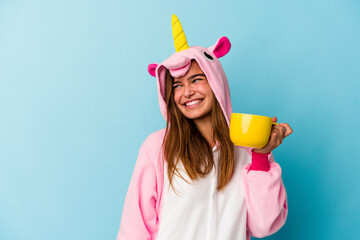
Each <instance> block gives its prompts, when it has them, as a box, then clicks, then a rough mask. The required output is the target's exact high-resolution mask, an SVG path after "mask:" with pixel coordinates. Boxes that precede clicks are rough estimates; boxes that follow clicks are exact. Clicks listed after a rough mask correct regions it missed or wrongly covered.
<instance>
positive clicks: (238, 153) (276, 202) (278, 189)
mask: <svg viewBox="0 0 360 240" xmlns="http://www.w3.org/2000/svg"><path fill="white" fill-rule="evenodd" d="M172 26H173V37H174V43H175V49H176V52H175V53H174V54H173V55H171V56H170V57H169V58H168V59H166V60H165V61H163V62H162V63H160V64H156V63H155V64H150V65H149V66H148V72H149V73H150V75H152V76H154V77H156V80H157V90H158V99H159V105H160V111H161V113H162V115H163V117H164V118H165V120H166V119H167V113H166V104H165V100H164V99H165V74H166V70H167V69H168V70H169V71H170V74H171V75H172V76H173V77H181V76H184V75H185V74H186V73H187V71H188V70H189V68H190V65H191V60H192V59H195V60H196V61H197V63H198V64H199V66H200V68H201V69H202V71H203V72H204V73H205V75H206V78H207V80H208V83H209V85H210V87H211V88H212V90H213V92H214V95H215V97H216V99H217V101H218V102H219V104H220V106H221V109H222V111H223V114H224V116H225V118H226V121H227V124H228V125H229V123H230V116H231V113H232V107H231V101H230V90H229V85H228V80H227V78H226V75H225V73H224V70H223V68H222V66H221V64H220V62H219V60H218V59H219V58H220V57H223V56H224V55H226V54H227V53H228V52H229V50H230V47H231V44H230V41H229V40H228V38H227V37H221V38H219V39H218V40H217V42H216V43H215V44H214V45H213V46H211V47H208V48H204V47H200V46H192V47H189V46H188V44H187V41H186V38H185V34H184V32H183V30H182V27H181V24H180V21H179V20H178V18H177V17H176V16H175V15H173V16H172ZM164 134H165V129H161V130H159V131H156V132H154V133H152V134H150V135H149V136H148V137H147V139H146V140H145V141H144V143H143V144H142V146H141V148H140V150H139V155H138V158H137V162H136V165H135V169H134V172H133V175H132V178H131V181H130V185H129V188H128V192H127V195H126V198H125V203H124V208H123V212H122V218H121V223H120V229H119V232H118V236H117V240H155V239H157V240H180V239H181V240H202V239H204V240H205V239H206V240H216V239H219V240H249V239H250V236H254V237H258V238H261V237H265V236H269V235H271V234H273V233H275V232H276V231H278V230H279V229H280V228H281V227H282V226H283V225H284V223H285V221H286V217H287V213H288V206H287V194H286V190H285V186H284V184H283V181H282V178H281V168H280V166H279V164H278V163H276V162H275V160H274V157H273V154H272V152H271V153H269V154H260V153H255V152H253V150H252V149H251V148H248V147H240V146H235V159H234V165H235V166H234V173H233V176H232V178H231V180H230V182H229V183H228V185H227V186H226V187H225V188H224V191H220V192H217V191H216V186H217V174H218V171H217V170H218V167H217V164H218V159H219V151H221V148H220V147H219V146H215V147H214V148H213V149H212V151H213V157H214V162H215V164H216V167H214V168H213V170H212V172H211V173H210V174H209V175H208V176H206V177H205V178H201V179H200V180H196V181H194V182H191V180H190V179H189V178H186V177H187V175H186V172H185V170H184V169H183V165H182V163H181V161H179V164H180V165H179V166H177V167H178V169H179V171H180V172H181V175H182V176H183V177H184V178H185V179H186V180H187V181H189V182H191V184H189V183H187V182H185V181H184V180H182V179H181V178H179V177H178V176H176V175H174V179H173V184H174V187H175V189H176V190H178V191H177V193H175V192H174V191H173V189H172V188H171V187H170V186H169V179H168V176H167V163H166V160H164V159H163V152H162V150H163V149H162V142H163V138H164ZM182 170H183V171H182ZM183 173H185V174H183ZM179 193H180V194H179Z"/></svg>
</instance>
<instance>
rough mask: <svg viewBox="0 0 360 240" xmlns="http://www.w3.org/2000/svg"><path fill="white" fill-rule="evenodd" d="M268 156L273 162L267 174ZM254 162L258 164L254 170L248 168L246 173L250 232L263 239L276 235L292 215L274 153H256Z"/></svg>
mask: <svg viewBox="0 0 360 240" xmlns="http://www.w3.org/2000/svg"><path fill="white" fill-rule="evenodd" d="M253 154H254V152H253ZM264 156H266V158H269V160H268V159H267V161H266V162H267V164H268V166H269V169H268V170H267V171H266V166H267V164H266V163H265V161H264ZM254 160H255V161H254ZM252 161H254V162H256V161H258V162H257V163H255V164H254V166H252V165H251V164H247V165H246V166H245V167H244V169H243V172H242V179H243V183H244V190H245V200H246V207H247V228H248V231H249V233H250V235H252V236H254V237H257V238H262V237H266V236H269V235H272V234H274V233H275V232H277V231H278V230H279V229H280V228H281V227H282V226H283V225H284V224H285V221H286V218H287V213H288V206H287V193H286V190H285V186H284V184H283V181H282V178H281V168H280V165H279V164H278V163H276V162H275V161H274V158H273V155H272V153H270V154H261V155H256V153H255V154H254V155H253V157H252ZM261 161H262V162H261ZM252 168H254V169H252ZM254 170H257V171H254Z"/></svg>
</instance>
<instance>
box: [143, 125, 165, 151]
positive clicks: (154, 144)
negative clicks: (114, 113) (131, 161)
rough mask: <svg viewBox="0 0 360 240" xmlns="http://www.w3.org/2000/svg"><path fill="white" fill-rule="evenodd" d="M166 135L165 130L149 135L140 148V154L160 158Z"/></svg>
mask: <svg viewBox="0 0 360 240" xmlns="http://www.w3.org/2000/svg"><path fill="white" fill-rule="evenodd" d="M164 135H165V128H163V129H160V130H158V131H155V132H153V133H151V134H149V135H148V136H147V137H146V139H145V141H144V142H143V144H142V145H141V147H140V150H139V154H141V155H144V154H145V155H148V156H152V157H156V158H158V156H159V154H160V150H161V149H162V143H163V139H164Z"/></svg>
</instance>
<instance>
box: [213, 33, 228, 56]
mask: <svg viewBox="0 0 360 240" xmlns="http://www.w3.org/2000/svg"><path fill="white" fill-rule="evenodd" d="M230 48H231V43H230V41H229V39H228V38H227V37H221V38H220V39H219V40H218V42H217V43H216V46H215V48H214V50H213V53H214V55H215V56H216V57H217V58H221V57H223V56H225V55H226V54H227V53H228V52H229V51H230Z"/></svg>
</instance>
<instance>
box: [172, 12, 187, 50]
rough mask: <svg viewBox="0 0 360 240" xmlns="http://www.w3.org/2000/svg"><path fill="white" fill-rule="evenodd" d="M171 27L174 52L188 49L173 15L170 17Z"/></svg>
mask: <svg viewBox="0 0 360 240" xmlns="http://www.w3.org/2000/svg"><path fill="white" fill-rule="evenodd" d="M171 26H172V34H173V38H174V45H175V50H176V52H180V51H182V50H185V49H188V48H189V46H188V43H187V41H186V37H185V33H184V31H183V28H182V26H181V23H180V20H179V19H178V17H177V16H176V15H175V14H173V15H172V17H171Z"/></svg>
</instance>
